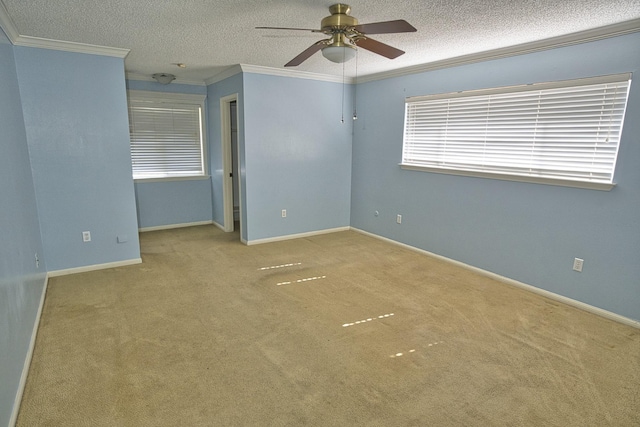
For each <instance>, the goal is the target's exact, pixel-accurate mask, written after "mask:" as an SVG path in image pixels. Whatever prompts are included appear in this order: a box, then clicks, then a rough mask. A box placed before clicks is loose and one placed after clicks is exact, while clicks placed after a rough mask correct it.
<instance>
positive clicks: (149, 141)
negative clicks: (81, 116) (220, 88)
mask: <svg viewBox="0 0 640 427" xmlns="http://www.w3.org/2000/svg"><path fill="white" fill-rule="evenodd" d="M203 110H204V95H187V94H173V93H164V92H163V93H160V92H145V91H133V90H132V91H129V133H130V135H131V164H132V168H133V178H134V179H153V178H184V177H203V176H205V175H206V167H205V150H204V146H205V144H204V128H203V118H202V117H203V115H202V114H203V113H202V112H203Z"/></svg>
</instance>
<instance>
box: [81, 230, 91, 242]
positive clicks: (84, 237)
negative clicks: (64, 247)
mask: <svg viewBox="0 0 640 427" xmlns="http://www.w3.org/2000/svg"><path fill="white" fill-rule="evenodd" d="M82 241H83V242H90V241H91V232H90V231H83V232H82Z"/></svg>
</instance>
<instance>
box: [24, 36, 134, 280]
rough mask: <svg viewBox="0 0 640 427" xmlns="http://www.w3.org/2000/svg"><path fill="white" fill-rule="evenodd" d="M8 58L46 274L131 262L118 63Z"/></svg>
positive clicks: (46, 56) (30, 55)
mask: <svg viewBox="0 0 640 427" xmlns="http://www.w3.org/2000/svg"><path fill="white" fill-rule="evenodd" d="M14 52H15V59H16V65H17V72H18V82H19V87H20V94H21V97H22V105H23V111H24V120H25V128H26V134H27V142H28V145H29V152H30V158H31V166H32V169H33V181H34V186H35V192H36V200H37V205H38V212H39V218H40V227H41V231H42V243H43V246H44V252H45V256H46V259H47V269H48V270H49V271H55V270H64V269H68V268H75V267H81V266H89V265H97V264H104V263H110V262H118V261H127V260H135V259H138V258H139V257H140V247H139V242H138V226H137V219H136V207H135V198H134V188H133V179H132V177H131V155H130V146H129V121H128V116H127V101H126V90H125V79H124V63H123V60H122V59H121V58H113V57H107V56H97V55H87V54H80V53H73V52H61V51H54V50H45V49H37V48H29V47H14ZM83 231H90V232H91V236H92V241H91V242H88V243H83V241H82V232H83ZM117 236H126V237H127V239H128V241H127V242H126V243H118V242H117Z"/></svg>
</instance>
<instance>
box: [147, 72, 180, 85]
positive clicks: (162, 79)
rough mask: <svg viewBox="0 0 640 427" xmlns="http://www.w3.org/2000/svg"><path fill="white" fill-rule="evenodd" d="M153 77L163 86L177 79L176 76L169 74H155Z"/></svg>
mask: <svg viewBox="0 0 640 427" xmlns="http://www.w3.org/2000/svg"><path fill="white" fill-rule="evenodd" d="M151 77H153V78H154V79H156V80H157V81H158V83H160V84H163V85H168V84H169V83H171V82H172V81H174V80H175V79H176V76H174V75H173V74H167V73H155V74H154V75H152V76H151Z"/></svg>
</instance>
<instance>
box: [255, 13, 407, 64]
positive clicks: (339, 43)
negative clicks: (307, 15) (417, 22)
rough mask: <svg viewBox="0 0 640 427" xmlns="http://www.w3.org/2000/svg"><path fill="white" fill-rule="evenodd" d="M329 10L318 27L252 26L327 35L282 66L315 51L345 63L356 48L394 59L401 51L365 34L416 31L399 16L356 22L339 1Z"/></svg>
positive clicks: (299, 61)
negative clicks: (378, 20)
mask: <svg viewBox="0 0 640 427" xmlns="http://www.w3.org/2000/svg"><path fill="white" fill-rule="evenodd" d="M329 12H331V16H327V17H326V18H324V19H323V20H322V22H321V24H320V29H319V30H312V29H306V28H284V27H256V28H257V29H268V30H300V31H311V32H314V33H323V34H326V35H328V36H330V37H329V38H328V39H324V40H320V41H318V42H316V43H314V44H312V45H311V46H310V47H308V48H307V49H305V50H304V51H303V52H302V53H300V54H299V55H298V56H296V57H295V58H293V59H292V60H291V61H289V62H287V63H286V64H285V65H284V66H285V67H295V66H297V65H300V64H302V63H303V62H304V61H306V60H307V59H308V58H309V57H311V55H313V54H314V53H316V52H317V51H319V50H322V55H323V56H324V57H325V58H327V59H328V60H330V61H333V62H338V63H341V62H347V61H348V60H350V59H351V58H353V57H354V56H355V54H356V48H357V47H361V48H363V49H366V50H368V51H370V52H373V53H377V54H378V55H382V56H384V57H386V58H389V59H394V58H397V57H398V56H400V55H402V54H404V51H402V50H400V49H396V48H395V47H392V46H389V45H387V44H384V43H381V42H379V41H376V40H374V39H372V38H370V37H369V34H390V33H410V32H414V31H417V30H416V29H415V28H414V27H413V26H412V25H411V24H409V23H408V22H407V21H405V20H403V19H398V20H395V21H384V22H373V23H371V24H358V20H357V19H356V18H354V17H353V16H350V15H349V12H351V7H350V6H349V5H347V4H343V3H338V4H334V5H333V6H331V7H329Z"/></svg>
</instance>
